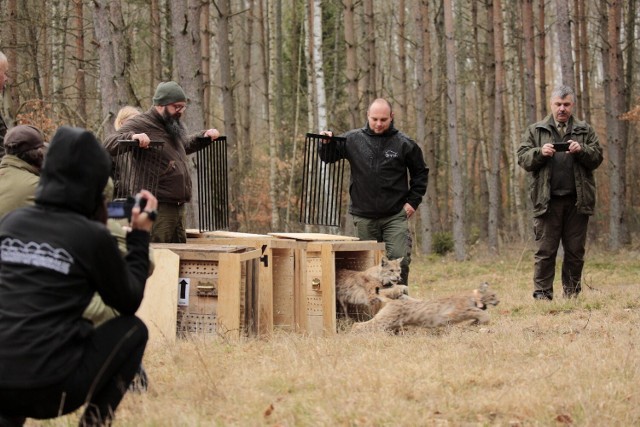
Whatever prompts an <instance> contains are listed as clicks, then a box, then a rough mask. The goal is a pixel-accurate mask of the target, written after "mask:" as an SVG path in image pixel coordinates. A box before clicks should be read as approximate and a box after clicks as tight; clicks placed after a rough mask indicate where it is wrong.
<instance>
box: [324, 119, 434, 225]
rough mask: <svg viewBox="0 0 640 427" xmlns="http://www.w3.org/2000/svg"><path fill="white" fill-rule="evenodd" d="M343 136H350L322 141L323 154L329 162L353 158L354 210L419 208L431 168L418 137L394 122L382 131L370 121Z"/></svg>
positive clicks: (375, 212)
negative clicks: (416, 138) (374, 127)
mask: <svg viewBox="0 0 640 427" xmlns="http://www.w3.org/2000/svg"><path fill="white" fill-rule="evenodd" d="M340 136H341V137H344V138H346V140H344V141H343V140H335V139H332V140H331V142H330V143H328V144H321V145H320V152H319V154H320V158H321V159H322V160H323V161H324V162H327V163H332V162H335V161H338V160H339V159H347V160H348V161H349V165H350V166H351V182H350V184H349V195H350V196H351V206H350V209H349V211H350V213H351V214H353V215H357V216H361V217H364V218H385V217H388V216H392V215H395V214H397V213H398V212H400V210H401V209H402V208H403V207H404V204H405V203H409V204H410V205H411V206H412V207H413V208H414V209H418V206H419V205H420V203H421V202H422V198H423V197H424V194H425V193H426V191H427V178H428V173H429V169H428V168H427V166H426V164H425V162H424V157H423V156H422V150H421V149H420V146H418V144H416V142H415V141H414V140H412V139H411V138H409V137H408V136H407V135H405V134H403V133H402V132H400V131H398V130H397V129H396V128H395V127H394V126H393V122H391V125H390V126H389V129H387V131H386V132H384V133H382V134H380V135H378V134H376V133H375V132H373V130H371V128H370V127H369V123H367V124H366V125H365V127H363V128H360V129H354V130H351V131H349V132H347V133H345V134H343V135H340ZM407 172H408V173H407Z"/></svg>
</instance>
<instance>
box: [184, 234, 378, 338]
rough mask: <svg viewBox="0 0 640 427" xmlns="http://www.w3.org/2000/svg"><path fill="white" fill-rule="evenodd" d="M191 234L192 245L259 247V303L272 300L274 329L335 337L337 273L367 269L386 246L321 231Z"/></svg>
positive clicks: (261, 319) (261, 329)
mask: <svg viewBox="0 0 640 427" xmlns="http://www.w3.org/2000/svg"><path fill="white" fill-rule="evenodd" d="M188 235H189V236H191V238H189V239H187V240H188V242H189V243H193V242H203V241H206V242H209V243H215V244H234V245H236V244H241V245H247V246H252V247H255V248H256V249H258V250H259V251H260V253H261V258H260V259H261V262H260V267H259V270H260V285H259V287H260V289H261V290H260V291H259V295H260V296H261V297H259V300H260V299H261V298H262V300H263V301H265V300H269V299H270V300H271V301H272V304H273V305H272V326H273V328H276V329H282V330H288V331H296V332H300V333H307V334H312V335H322V334H326V335H331V334H335V333H336V296H335V271H336V269H339V268H348V269H351V270H365V269H367V268H369V267H371V266H373V265H376V264H377V263H379V262H380V259H381V258H382V255H383V254H384V243H378V242H375V241H361V240H358V239H357V238H356V237H350V236H339V235H332V234H322V233H269V234H268V235H267V234H248V233H234V232H226V231H213V232H205V233H198V232H195V231H194V232H190V233H189V234H188ZM263 273H264V274H263ZM269 295H271V297H269ZM266 304H267V303H264V304H261V305H262V306H264V305H266ZM259 319H260V322H262V325H265V328H266V329H263V328H262V327H260V328H259V330H260V331H261V333H264V332H263V331H264V330H267V329H268V327H266V325H267V324H268V320H266V319H265V318H263V317H262V316H259Z"/></svg>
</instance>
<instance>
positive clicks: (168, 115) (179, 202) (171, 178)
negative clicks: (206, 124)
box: [104, 81, 220, 243]
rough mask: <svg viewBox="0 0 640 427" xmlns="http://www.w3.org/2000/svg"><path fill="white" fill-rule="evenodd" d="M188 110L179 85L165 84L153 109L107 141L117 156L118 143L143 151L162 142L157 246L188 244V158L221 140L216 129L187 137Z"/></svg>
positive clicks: (155, 233) (155, 230) (154, 238)
mask: <svg viewBox="0 0 640 427" xmlns="http://www.w3.org/2000/svg"><path fill="white" fill-rule="evenodd" d="M186 109H187V96H186V95H185V93H184V91H183V90H182V88H181V87H180V86H179V85H178V84H177V83H176V82H172V81H170V82H163V83H160V84H159V85H158V87H157V88H156V92H155V95H154V96H153V106H152V107H151V108H150V109H149V110H148V111H146V112H144V113H142V114H138V115H137V116H134V117H131V118H130V119H128V120H127V122H126V123H124V124H123V125H122V127H121V128H120V129H119V130H118V131H117V132H116V133H114V134H112V135H110V136H109V137H108V138H106V139H105V141H104V145H105V147H106V148H107V150H108V151H109V152H110V153H111V154H112V155H115V154H116V153H117V151H118V141H120V140H135V141H138V142H139V146H140V147H142V148H147V147H149V145H150V143H151V141H159V142H163V143H164V144H163V149H162V160H161V166H160V173H159V181H158V188H157V190H156V196H157V197H158V219H157V220H156V222H155V224H154V226H153V231H152V233H151V240H152V241H153V242H155V243H185V242H186V241H187V232H186V218H185V212H186V206H185V204H186V203H188V202H189V201H191V187H192V184H191V175H190V173H189V165H188V162H187V154H191V153H194V152H196V151H198V150H201V149H203V148H205V147H206V146H207V145H209V143H210V141H207V140H206V139H202V138H199V137H208V138H210V139H211V141H213V140H214V139H216V138H218V137H219V136H220V133H219V132H218V130H217V129H208V130H206V131H201V132H199V133H197V134H194V135H187V132H186V130H185V127H184V125H183V124H182V122H181V121H180V118H181V117H182V114H183V113H184V112H185V110H186Z"/></svg>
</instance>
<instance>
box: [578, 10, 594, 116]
mask: <svg viewBox="0 0 640 427" xmlns="http://www.w3.org/2000/svg"><path fill="white" fill-rule="evenodd" d="M576 4H577V6H578V7H577V11H576V22H577V25H578V27H579V29H580V42H579V47H580V60H581V61H582V66H581V67H580V71H581V73H582V76H581V82H582V87H581V96H580V105H582V112H583V116H582V117H584V119H585V120H586V121H587V123H591V95H590V78H589V75H590V73H591V60H590V58H589V48H588V47H589V38H588V36H587V24H588V21H587V16H588V15H589V14H588V10H587V3H586V2H585V1H584V0H576Z"/></svg>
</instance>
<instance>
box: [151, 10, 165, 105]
mask: <svg viewBox="0 0 640 427" xmlns="http://www.w3.org/2000/svg"><path fill="white" fill-rule="evenodd" d="M149 14H150V19H151V77H152V78H151V79H149V93H153V91H154V89H155V87H156V85H157V84H158V83H160V82H161V81H162V27H161V24H162V21H161V20H160V0H151V7H150V8H149Z"/></svg>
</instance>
